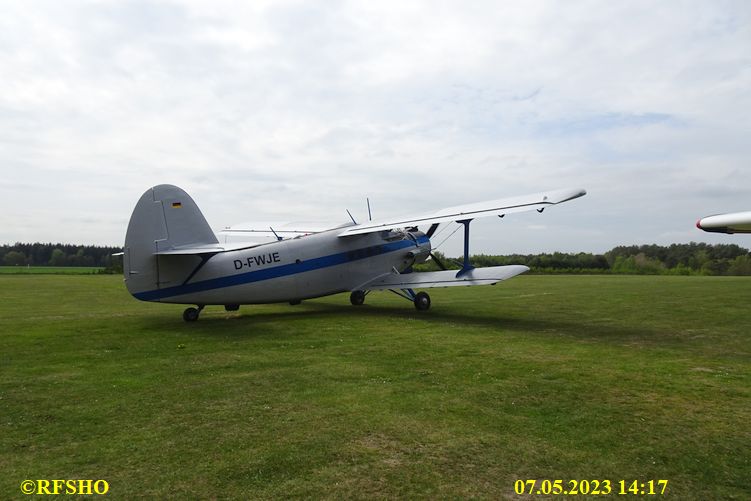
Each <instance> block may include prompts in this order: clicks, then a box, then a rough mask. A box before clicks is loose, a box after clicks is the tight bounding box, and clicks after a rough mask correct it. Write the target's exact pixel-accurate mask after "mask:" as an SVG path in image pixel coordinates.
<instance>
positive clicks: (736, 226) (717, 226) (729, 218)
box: [696, 211, 751, 233]
mask: <svg viewBox="0 0 751 501" xmlns="http://www.w3.org/2000/svg"><path fill="white" fill-rule="evenodd" d="M696 227H697V228H699V229H700V230H704V231H709V232H712V233H751V211H749V212H731V213H729V214H717V215H715V216H707V217H704V218H701V219H699V220H698V221H697V222H696Z"/></svg>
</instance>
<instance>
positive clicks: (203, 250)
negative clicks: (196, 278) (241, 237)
mask: <svg viewBox="0 0 751 501" xmlns="http://www.w3.org/2000/svg"><path fill="white" fill-rule="evenodd" d="M260 245H263V244H255V245H252V244H248V243H247V242H240V243H234V244H206V245H193V246H188V247H178V248H173V249H169V250H162V251H157V252H155V253H154V254H156V255H159V256H200V255H203V254H219V253H220V252H229V251H237V250H243V249H250V248H252V247H258V246H260Z"/></svg>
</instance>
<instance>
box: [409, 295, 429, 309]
mask: <svg viewBox="0 0 751 501" xmlns="http://www.w3.org/2000/svg"><path fill="white" fill-rule="evenodd" d="M412 301H413V302H414V303H415V308H417V309H418V310H419V311H425V310H427V309H429V308H430V296H428V293H427V292H418V293H417V294H415V299H413V300H412Z"/></svg>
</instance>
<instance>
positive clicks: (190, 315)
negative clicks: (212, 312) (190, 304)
mask: <svg viewBox="0 0 751 501" xmlns="http://www.w3.org/2000/svg"><path fill="white" fill-rule="evenodd" d="M197 306H198V308H186V309H185V311H184V312H183V320H185V321H186V322H195V321H196V320H198V316H199V315H200V314H201V310H203V308H204V306H206V305H204V304H199V305H197Z"/></svg>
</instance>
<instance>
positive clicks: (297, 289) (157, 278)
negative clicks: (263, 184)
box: [124, 230, 431, 305]
mask: <svg viewBox="0 0 751 501" xmlns="http://www.w3.org/2000/svg"><path fill="white" fill-rule="evenodd" d="M340 231H341V230H339V231H337V230H332V231H326V232H322V233H317V234H312V235H307V236H303V237H296V238H292V239H288V240H280V241H276V242H270V243H266V244H261V245H256V246H252V247H248V248H244V249H239V250H234V251H225V252H216V253H207V254H205V255H202V256H196V255H177V256H175V255H168V256H163V255H152V256H149V258H148V259H141V260H134V259H128V257H129V256H127V252H128V251H127V249H126V260H125V266H126V269H125V270H124V272H125V282H126V286H127V288H128V290H129V291H130V292H131V294H133V296H135V297H136V298H138V299H141V300H144V301H158V302H164V303H194V304H199V305H210V304H224V305H226V304H261V303H277V302H286V301H291V302H294V301H300V300H303V299H308V298H314V297H321V296H327V295H330V294H337V293H340V292H346V291H352V290H356V289H357V288H358V286H359V285H361V284H365V283H367V282H369V281H371V280H373V279H374V278H376V277H378V276H381V275H386V274H389V273H393V272H394V270H396V271H397V272H403V271H405V270H407V269H408V268H410V267H411V266H412V265H413V264H414V263H416V262H418V263H419V262H423V261H425V259H427V257H428V255H429V253H430V249H431V246H430V239H429V238H428V237H427V236H426V235H425V234H424V233H422V232H420V231H382V232H378V233H369V234H364V235H357V236H354V237H348V238H341V237H339V236H338V234H339V232H340ZM139 261H140V267H141V268H148V269H136V268H137V267H138V266H139V265H138V264H136V263H137V262H139Z"/></svg>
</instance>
